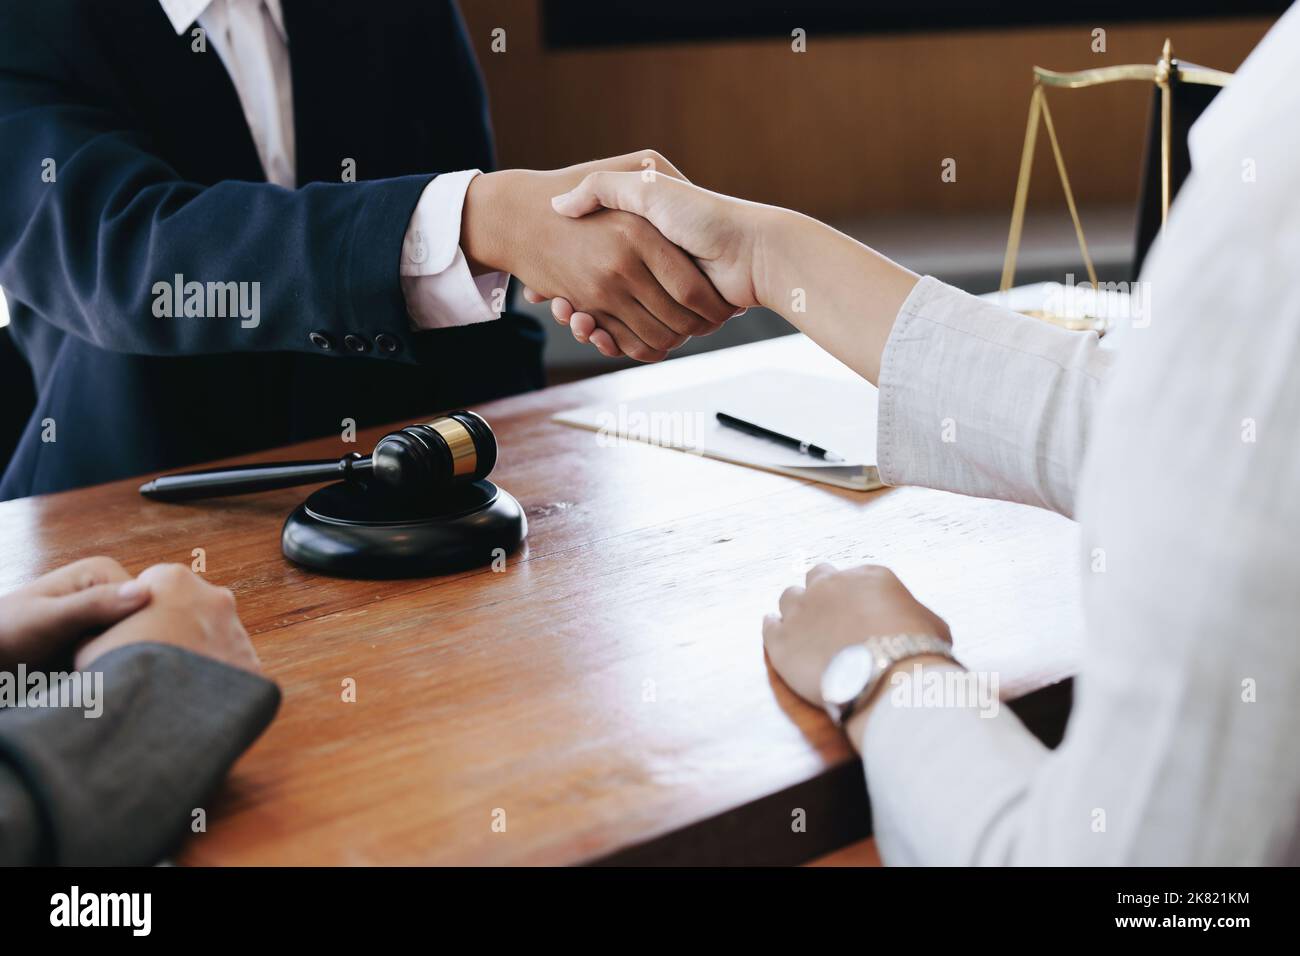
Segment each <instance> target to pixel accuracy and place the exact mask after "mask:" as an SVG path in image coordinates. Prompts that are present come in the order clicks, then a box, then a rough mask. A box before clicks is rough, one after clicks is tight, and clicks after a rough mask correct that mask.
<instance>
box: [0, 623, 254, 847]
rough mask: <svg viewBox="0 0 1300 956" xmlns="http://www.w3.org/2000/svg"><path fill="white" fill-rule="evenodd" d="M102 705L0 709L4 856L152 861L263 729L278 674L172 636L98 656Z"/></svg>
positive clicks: (0, 810)
mask: <svg viewBox="0 0 1300 956" xmlns="http://www.w3.org/2000/svg"><path fill="white" fill-rule="evenodd" d="M96 672H98V673H102V675H103V683H102V692H101V698H102V712H101V713H100V714H99V716H98V717H91V716H88V714H89V713H93V712H94V709H95V708H90V709H89V710H87V709H86V708H82V707H13V706H11V707H8V708H5V709H4V710H0V864H5V865H21V864H73V865H90V866H95V865H101V866H102V865H137V864H141V865H142V864H152V863H156V862H157V861H158V860H159V859H161V858H162V857H163V856H164V855H165V854H166V853H167V852H168V851H169V850H171V849H172V848H173V847H174V846H175V845H176V844H177V842H178V841H179V840H180V838H181V837H182V836H183V835H184V834H185V833H187V832H188V831H189V826H190V821H191V819H192V814H193V811H194V810H195V808H198V807H202V806H203V800H204V798H205V797H207V796H208V794H209V793H211V791H212V790H213V789H214V788H215V787H216V785H217V784H218V783H219V782H220V781H221V779H222V778H223V777H224V776H225V774H226V772H227V771H228V770H229V769H230V766H231V764H233V763H234V761H235V760H236V758H238V757H239V755H240V754H241V753H243V752H244V750H246V749H247V748H248V746H249V745H250V744H252V742H253V741H254V740H256V739H257V737H258V736H259V735H260V734H261V733H262V731H263V730H264V729H265V728H266V726H267V725H268V724H269V723H270V722H271V719H272V718H273V717H274V716H275V713H276V710H277V709H278V708H279V705H280V691H279V688H278V687H276V685H275V684H273V683H271V682H270V681H268V680H266V679H264V678H262V677H258V676H256V675H254V674H251V673H248V672H247V671H243V670H239V669H237V668H234V667H229V666H227V665H225V664H222V663H219V662H217V661H214V660H212V659H210V658H207V657H201V656H199V655H197V654H192V653H190V652H189V651H186V650H183V649H181V648H178V647H172V646H169V645H164V644H134V645H131V646H129V647H123V648H119V649H118V650H115V651H112V652H111V653H109V654H106V655H104V657H102V658H100V659H99V660H98V661H96V663H95V671H92V672H90V673H91V674H92V675H93V674H94V673H96Z"/></svg>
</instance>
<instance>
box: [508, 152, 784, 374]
mask: <svg viewBox="0 0 1300 956" xmlns="http://www.w3.org/2000/svg"><path fill="white" fill-rule="evenodd" d="M551 204H552V206H553V207H554V208H555V211H556V212H559V213H561V214H562V215H565V216H568V217H570V218H575V219H576V218H581V217H583V216H586V215H589V214H591V213H593V212H595V211H596V210H599V209H617V210H621V211H623V212H629V213H634V214H635V215H638V216H641V217H642V218H644V219H646V220H648V221H649V222H650V224H651V225H652V226H654V227H655V228H656V229H657V230H659V232H660V233H662V234H663V236H664V238H665V239H667V240H668V241H669V242H671V243H673V244H674V245H676V246H679V247H680V248H681V249H682V250H683V251H684V252H686V253H687V254H688V255H689V256H691V258H693V259H694V260H695V263H696V265H698V266H699V268H700V271H702V272H703V273H704V275H705V276H707V277H708V279H709V281H710V282H712V283H713V286H714V288H716V289H717V290H718V292H719V293H720V294H721V296H722V297H723V298H724V299H726V300H727V301H728V302H729V303H731V304H732V305H733V306H736V307H737V308H736V314H739V313H740V312H743V311H744V310H745V309H747V308H749V307H750V306H753V305H759V304H760V294H759V289H760V287H761V286H760V283H761V281H762V277H761V275H759V274H758V273H759V272H760V269H759V266H760V265H761V241H760V237H761V235H762V230H761V229H760V228H759V226H760V223H761V221H762V220H763V218H764V217H765V216H771V215H775V214H778V213H780V212H782V211H781V210H777V209H774V208H773V207H771V206H762V205H759V204H757V203H751V202H746V201H745V200H743V199H733V198H731V197H729V196H722V195H719V194H718V193H714V192H710V191H709V190H707V189H701V188H700V187H699V186H695V185H692V184H691V183H689V182H686V181H685V180H684V179H680V178H677V177H676V176H673V175H670V174H666V173H665V172H663V171H662V170H654V169H646V170H641V171H639V172H615V171H600V172H593V173H590V174H589V175H587V176H586V178H584V179H583V180H582V182H580V183H579V184H578V185H577V186H576V187H575V188H574V189H572V190H570V191H569V192H567V193H563V194H561V195H559V196H556V197H555V198H554V199H553V200H552V201H551ZM525 296H526V297H527V298H528V299H529V300H530V301H534V302H536V301H540V300H539V297H538V296H536V295H533V294H532V293H531V291H530V290H526V291H525ZM551 311H552V314H553V315H554V316H555V318H556V320H557V321H560V322H563V323H566V324H568V325H569V327H570V329H571V330H572V331H573V333H574V337H575V338H577V339H578V340H579V341H587V340H590V341H591V343H592V344H593V345H594V346H596V348H597V349H598V350H599V351H600V352H601V353H602V354H604V355H608V356H611V357H613V356H617V355H620V354H622V352H621V350H620V349H619V348H618V347H617V344H616V342H615V340H614V337H613V336H611V335H610V334H609V332H608V330H606V329H604V328H603V326H602V325H601V324H600V323H598V322H597V320H596V319H595V318H594V317H593V316H592V315H590V314H589V313H587V312H581V311H574V309H573V306H572V305H571V304H570V303H569V302H568V301H567V300H565V299H555V300H554V301H553V302H552V306H551Z"/></svg>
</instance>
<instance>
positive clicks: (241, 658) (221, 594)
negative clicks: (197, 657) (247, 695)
mask: <svg viewBox="0 0 1300 956" xmlns="http://www.w3.org/2000/svg"><path fill="white" fill-rule="evenodd" d="M137 580H138V581H139V582H140V584H142V585H143V586H144V587H145V588H146V589H147V590H148V592H149V594H150V595H151V597H152V600H151V601H150V603H149V606H148V608H146V609H145V610H143V611H141V612H140V613H139V614H136V615H134V616H132V617H129V618H127V619H126V620H125V621H123V622H122V623H120V624H118V625H116V626H114V627H112V628H109V630H107V631H105V632H104V633H103V634H101V635H100V636H99V637H96V638H94V639H92V640H91V641H89V642H87V643H86V644H85V645H84V646H83V647H82V648H81V649H80V650H79V651H78V652H77V668H78V669H80V670H86V669H87V668H89V667H90V666H91V665H92V664H93V663H94V662H95V661H96V660H97V659H98V658H100V657H103V656H104V655H105V654H107V653H108V652H109V651H111V650H115V649H116V648H119V647H125V646H126V645H128V644H140V643H146V642H151V643H157V644H173V645H175V646H177V647H183V648H185V649H186V650H188V651H192V652H193V653H195V654H201V655H203V656H204V657H210V658H212V659H213V660H218V661H221V662H222V663H223V664H229V665H230V666H231V667H239V668H242V669H244V670H246V671H252V672H253V673H254V674H260V673H261V671H262V665H261V662H259V661H258V659H257V654H256V652H255V651H254V650H253V645H252V642H251V641H249V639H248V632H247V631H245V630H244V626H243V624H241V623H240V622H239V615H238V614H236V613H235V596H234V595H233V594H232V593H231V592H230V591H229V590H227V589H226V588H219V587H214V586H213V585H211V584H208V583H207V582H206V581H204V580H203V579H202V578H200V577H199V576H198V575H197V574H195V573H194V572H192V571H190V570H189V568H186V567H183V566H182V565H179V564H155V565H154V566H153V567H151V568H148V569H146V570H145V571H143V572H141V574H140V577H139V578H138V579H137Z"/></svg>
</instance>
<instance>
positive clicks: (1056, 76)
mask: <svg viewBox="0 0 1300 956" xmlns="http://www.w3.org/2000/svg"><path fill="white" fill-rule="evenodd" d="M1231 79H1232V74H1231V73H1225V72H1223V71H1222V70H1214V69H1210V68H1209V67H1204V66H1196V65H1195V64H1192V63H1183V62H1181V61H1179V60H1176V59H1174V56H1173V50H1172V46H1171V43H1170V41H1169V40H1168V39H1166V40H1165V44H1164V49H1163V50H1162V51H1161V53H1160V59H1159V61H1158V62H1156V63H1154V64H1148V63H1132V64H1126V65H1121V66H1103V67H1097V68H1095V69H1091V70H1079V71H1077V72H1074V73H1058V72H1056V71H1054V70H1047V69H1044V68H1043V67H1041V66H1036V67H1034V90H1033V94H1032V95H1031V96H1030V98H1029V123H1028V126H1027V128H1026V129H1025V144H1024V148H1023V150H1022V151H1021V154H1020V176H1019V179H1018V180H1017V181H1016V198H1015V204H1014V205H1013V206H1012V210H1011V231H1010V235H1009V236H1008V237H1007V253H1006V258H1005V259H1004V260H1003V263H1002V282H1001V284H1000V286H999V291H1000V292H1001V293H1003V294H1004V295H1005V293H1007V292H1008V291H1009V290H1010V289H1011V287H1012V285H1013V283H1014V280H1015V274H1016V256H1017V254H1018V253H1019V251H1020V240H1021V234H1022V232H1023V229H1024V225H1025V204H1026V202H1027V200H1028V198H1029V178H1030V174H1031V172H1032V169H1033V163H1034V148H1035V146H1036V145H1037V143H1038V126H1039V119H1040V117H1041V119H1042V124H1043V125H1044V126H1046V127H1047V138H1048V140H1049V141H1050V142H1051V146H1052V155H1053V157H1054V158H1055V160H1056V169H1057V172H1058V173H1059V174H1060V176H1061V188H1062V189H1063V190H1064V192H1065V203H1066V206H1067V207H1069V210H1070V218H1071V219H1072V220H1073V222H1074V233H1075V236H1076V237H1077V238H1078V240H1079V252H1080V253H1081V254H1082V256H1083V262H1084V265H1085V266H1086V267H1087V270H1088V281H1089V282H1090V283H1091V286H1092V289H1093V292H1094V293H1098V292H1099V291H1100V287H1099V285H1098V282H1097V270H1096V268H1095V267H1094V266H1093V262H1092V256H1091V255H1090V254H1089V252H1088V241H1087V239H1085V238H1084V235H1083V224H1082V222H1080V220H1079V210H1078V207H1077V206H1076V205H1075V202H1074V192H1073V190H1071V189H1070V177H1069V175H1068V174H1067V173H1066V171H1065V159H1064V157H1063V156H1062V154H1061V144H1060V142H1059V141H1058V140H1057V138H1056V128H1055V126H1054V125H1053V123H1052V111H1051V110H1050V109H1049V108H1048V106H1047V87H1049V86H1050V87H1057V88H1060V89H1067V90H1077V89H1083V88H1085V87H1089V86H1101V85H1102V84H1105V83H1119V82H1123V81H1126V80H1138V81H1141V82H1144V83H1154V84H1155V86H1156V88H1157V89H1158V90H1159V93H1160V226H1161V228H1162V229H1163V228H1164V225H1165V222H1166V221H1167V220H1168V218H1169V193H1170V159H1169V156H1170V150H1171V148H1172V143H1171V137H1172V133H1171V126H1172V124H1171V120H1170V113H1171V101H1172V97H1173V88H1174V87H1175V86H1177V85H1178V84H1181V83H1192V84H1199V85H1202V86H1217V87H1223V86H1226V85H1227V84H1228V82H1229V81H1230V80H1231ZM1094 301H1095V300H1094ZM1019 311H1022V312H1023V313H1024V314H1026V315H1030V316H1033V317H1034V318H1039V319H1043V320H1045V321H1048V322H1051V323H1053V324H1055V325H1059V326H1062V327H1064V328H1067V329H1076V330H1092V331H1096V332H1098V333H1099V334H1102V333H1104V332H1105V330H1106V320H1105V319H1103V318H1099V317H1097V316H1096V315H1095V314H1089V313H1087V312H1084V313H1080V314H1073V315H1071V314H1064V313H1058V312H1053V311H1050V310H1048V309H1044V308H1040V309H1021V310H1019Z"/></svg>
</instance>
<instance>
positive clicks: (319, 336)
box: [307, 331, 334, 352]
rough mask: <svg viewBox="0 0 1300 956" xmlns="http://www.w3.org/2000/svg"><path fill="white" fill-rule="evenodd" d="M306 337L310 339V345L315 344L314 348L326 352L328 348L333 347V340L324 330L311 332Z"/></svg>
mask: <svg viewBox="0 0 1300 956" xmlns="http://www.w3.org/2000/svg"><path fill="white" fill-rule="evenodd" d="M307 338H309V339H311V344H312V345H314V346H316V348H318V349H321V350H322V351H325V352H328V351H329V350H330V349H332V348H334V340H333V339H331V338H330V337H329V336H328V335H326V334H325V333H324V332H320V331H316V332H313V333H311V334H310V335H308V336H307Z"/></svg>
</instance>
